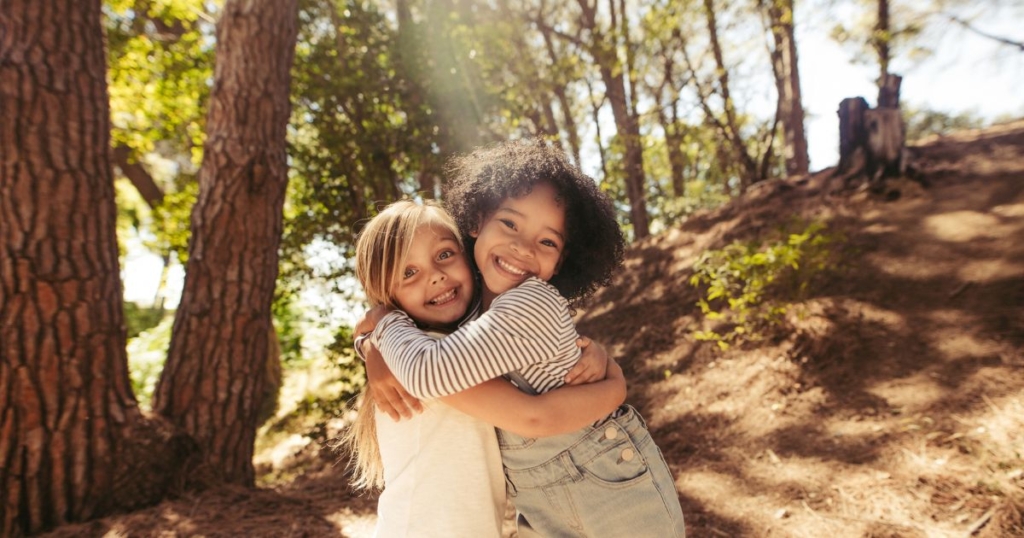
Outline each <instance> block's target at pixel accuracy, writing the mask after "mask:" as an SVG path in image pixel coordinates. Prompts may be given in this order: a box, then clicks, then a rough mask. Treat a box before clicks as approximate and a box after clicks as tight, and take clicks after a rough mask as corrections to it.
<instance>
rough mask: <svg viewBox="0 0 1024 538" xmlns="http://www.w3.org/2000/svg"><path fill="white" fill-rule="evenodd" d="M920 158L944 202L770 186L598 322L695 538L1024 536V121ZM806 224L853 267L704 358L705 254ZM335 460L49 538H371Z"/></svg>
mask: <svg viewBox="0 0 1024 538" xmlns="http://www.w3.org/2000/svg"><path fill="white" fill-rule="evenodd" d="M914 154H915V163H916V166H917V168H918V169H919V172H920V174H921V177H922V179H923V182H924V183H925V184H926V186H922V185H921V184H920V183H918V182H914V181H910V180H900V181H895V182H891V183H890V184H889V185H888V186H887V188H886V189H885V190H883V191H882V192H880V193H876V192H872V191H870V190H863V189H859V188H858V185H859V184H858V183H857V182H855V181H854V182H849V184H847V182H845V181H844V180H843V179H842V178H833V177H832V174H831V171H825V172H822V173H819V174H816V175H813V176H811V177H809V178H805V179H803V180H800V181H789V182H770V183H767V184H764V185H760V186H758V187H756V188H755V189H753V190H752V191H751V192H750V193H748V194H747V195H746V196H744V197H742V198H741V199H739V200H736V201H735V202H733V203H732V204H730V205H728V206H726V207H723V208H721V209H719V210H716V211H713V212H710V213H707V214H703V215H699V216H697V217H694V218H691V219H690V220H688V221H687V222H685V223H684V224H682V225H681V226H679V227H678V228H676V229H672V230H669V231H667V232H665V233H663V234H660V235H658V236H657V237H653V238H650V239H649V240H646V241H644V242H642V243H640V244H638V245H636V246H635V247H634V248H633V249H631V251H630V253H629V254H628V260H627V264H626V265H627V268H626V270H625V271H623V273H622V275H621V276H620V278H618V279H617V281H616V282H615V283H614V285H613V286H612V287H610V288H609V289H607V290H605V291H604V292H603V293H602V294H601V295H599V296H598V297H597V298H596V299H595V300H594V301H592V303H591V304H592V306H591V307H589V308H588V309H586V310H584V311H582V312H581V315H580V331H581V332H582V333H584V334H588V335H591V336H594V337H595V338H597V339H599V340H600V341H602V342H605V343H606V344H607V345H608V346H609V347H610V349H612V350H613V351H614V352H615V354H616V356H617V357H618V358H619V359H620V362H621V363H622V364H623V365H624V367H625V368H626V370H627V374H628V376H629V379H630V384H631V386H630V398H629V399H630V401H631V402H632V403H633V404H634V405H636V406H637V407H639V408H640V409H641V411H642V412H643V414H644V415H645V416H646V417H647V419H648V423H649V425H650V426H651V429H652V431H653V433H654V436H655V439H656V441H657V442H658V444H659V445H660V446H661V448H662V450H663V452H664V454H665V456H666V459H667V460H668V461H669V463H670V465H671V467H672V469H673V471H674V473H675V475H676V477H677V481H676V485H677V489H678V491H679V495H680V500H681V501H682V503H683V507H684V511H685V514H686V517H687V522H688V530H689V535H690V536H695V537H705V536H708V537H713V536H756V537H760V536H793V537H819V536H850V537H944V536H971V535H974V536H989V537H997V536H999V537H1003V536H1024V515H1022V513H1024V476H1022V471H1024V353H1022V349H1024V122H1018V123H1015V124H1009V125H1004V126H1001V127H994V128H990V129H987V130H984V131H972V132H964V133H959V134H957V135H955V136H950V137H945V138H939V139H934V140H931V141H929V142H927V143H926V144H924V145H922V146H920V147H918V148H915V150H914ZM794 215H799V216H802V217H804V218H808V219H817V220H823V221H826V222H828V223H829V225H830V229H831V230H833V231H835V232H842V233H843V234H844V235H845V237H846V238H847V242H846V244H845V245H846V246H845V247H844V252H846V253H847V262H848V263H847V266H846V268H845V269H842V270H839V271H837V272H836V273H835V275H834V276H832V277H831V278H829V279H826V280H824V281H821V282H818V283H817V284H816V285H815V286H814V287H812V288H811V290H810V291H811V293H810V296H809V297H808V298H807V299H806V300H804V301H802V302H800V303H799V304H797V305H794V306H792V307H791V308H790V310H789V314H788V315H787V321H788V325H787V329H786V331H784V332H782V333H780V334H777V335H774V337H773V338H771V339H768V340H765V341H762V342H759V343H757V344H756V345H748V346H744V347H740V348H733V349H730V350H729V351H728V352H725V353H723V352H721V351H719V350H718V349H717V347H716V346H714V345H713V344H708V343H706V342H697V341H695V339H694V338H693V336H692V331H693V330H694V329H695V328H699V327H701V326H702V324H703V323H705V321H704V320H703V319H702V318H701V316H700V315H699V311H698V310H697V308H696V307H695V302H696V300H697V294H696V290H695V289H694V288H693V287H692V286H690V285H689V284H688V279H689V277H690V274H691V267H692V264H693V261H694V260H695V259H696V256H697V255H698V254H699V253H700V252H702V251H703V250H705V249H708V248H719V247H721V246H723V245H725V244H727V243H728V242H730V241H732V240H734V239H738V238H744V239H746V238H751V237H754V236H756V235H757V234H759V233H762V232H765V231H767V230H771V229H773V228H774V227H775V226H776V225H777V224H778V223H781V222H785V221H787V220H789V219H791V218H792V217H793V216H794ZM332 460H333V458H332V457H331V456H329V455H326V454H322V455H321V456H319V457H314V458H313V464H310V462H309V461H308V460H307V461H306V463H305V469H307V470H306V472H305V474H303V475H302V476H300V477H299V478H297V479H295V480H294V481H291V482H287V483H282V484H280V485H279V486H278V487H276V488H273V489H263V490H257V491H243V490H236V489H225V490H219V491H211V492H207V493H204V494H203V495H200V496H191V497H188V498H185V499H179V500H176V501H169V502H166V503H164V504H162V505H160V506H158V507H155V508H152V509H150V510H146V511H142V512H138V513H134V514H129V515H124V516H118V517H112V518H107V519H104V520H101V521H97V522H94V523H90V524H86V525H76V526H69V527H65V528H62V529H60V530H58V531H57V532H55V533H52V534H51V536H208V537H214V536H243V535H244V536H339V535H341V536H368V535H369V532H370V530H372V524H373V515H372V514H373V508H374V499H373V498H366V497H358V496H354V495H352V494H351V492H349V491H348V490H347V488H346V487H345V483H344V482H345V480H344V477H343V472H342V468H341V467H339V466H333V465H332Z"/></svg>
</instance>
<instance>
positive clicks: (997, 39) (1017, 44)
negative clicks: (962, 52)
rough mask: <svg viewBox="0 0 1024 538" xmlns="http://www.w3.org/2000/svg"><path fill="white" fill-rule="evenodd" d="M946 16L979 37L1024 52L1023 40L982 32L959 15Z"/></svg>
mask: <svg viewBox="0 0 1024 538" xmlns="http://www.w3.org/2000/svg"><path fill="white" fill-rule="evenodd" d="M946 16H947V17H949V20H950V21H952V22H955V23H957V24H959V25H960V26H963V27H964V28H966V29H967V30H969V31H971V32H974V33H975V34H977V35H979V36H981V37H984V38H986V39H991V40H993V41H995V42H997V43H1000V44H1003V45H1009V46H1011V47H1014V48H1016V49H1020V51H1021V52H1024V42H1021V41H1014V40H1012V39H1009V38H1006V37H1001V36H997V35H994V34H990V33H988V32H984V31H982V30H979V29H977V28H975V27H974V26H973V25H972V24H971V23H969V22H967V21H965V20H963V19H961V18H960V17H957V16H956V15H949V14H947V15H946Z"/></svg>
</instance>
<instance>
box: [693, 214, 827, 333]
mask: <svg viewBox="0 0 1024 538" xmlns="http://www.w3.org/2000/svg"><path fill="white" fill-rule="evenodd" d="M790 227H797V228H798V229H799V231H797V232H789V231H787V228H783V229H780V230H779V231H777V232H776V234H775V237H774V238H772V239H771V240H770V241H766V242H759V241H750V242H740V241H735V242H733V243H730V244H728V245H726V246H725V247H724V248H722V249H719V250H708V251H705V252H704V253H703V254H701V256H700V258H699V259H698V260H697V262H696V263H695V264H694V267H693V270H694V272H693V276H691V277H690V285H692V286H694V287H698V288H703V294H702V297H700V298H699V299H698V301H697V306H698V307H699V308H700V310H701V312H702V313H703V314H704V317H705V318H706V319H708V320H711V321H719V322H721V323H719V324H718V328H716V329H713V330H700V331H695V332H694V338H696V339H697V340H705V341H715V342H717V343H718V345H719V347H721V348H722V349H727V348H728V347H729V345H730V343H735V342H738V341H746V340H757V339H759V338H760V332H761V331H762V330H763V329H766V328H768V327H771V326H773V325H777V324H778V323H780V322H781V320H782V319H783V316H784V314H785V313H786V310H787V307H788V306H789V303H790V301H794V300H797V299H799V298H802V297H803V296H804V295H805V294H806V292H807V290H808V289H809V284H810V283H811V282H812V281H813V280H815V279H816V278H817V277H819V276H821V275H822V274H824V273H825V272H827V271H828V270H829V268H830V267H832V266H833V265H835V264H834V263H833V262H834V258H836V252H835V251H834V250H833V247H834V246H836V245H837V244H839V243H841V242H842V241H843V239H842V237H841V236H839V235H836V234H830V233H829V232H828V229H827V226H826V224H825V223H823V222H820V221H812V222H809V223H801V222H795V223H794V224H792V225H790Z"/></svg>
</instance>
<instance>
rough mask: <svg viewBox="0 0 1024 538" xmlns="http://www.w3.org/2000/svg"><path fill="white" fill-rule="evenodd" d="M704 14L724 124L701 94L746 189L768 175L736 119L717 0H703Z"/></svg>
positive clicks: (742, 188)
mask: <svg viewBox="0 0 1024 538" xmlns="http://www.w3.org/2000/svg"><path fill="white" fill-rule="evenodd" d="M704 16H705V17H706V20H707V27H708V39H709V40H710V42H711V52H712V55H713V56H714V58H715V70H716V72H717V73H718V91H719V94H720V96H721V98H722V107H723V108H724V111H725V123H724V124H723V123H722V122H720V121H718V120H717V119H715V118H714V115H713V114H711V109H710V106H709V105H708V103H707V99H705V98H702V99H701V105H702V106H703V107H704V109H705V111H706V112H707V113H708V115H709V116H710V117H711V118H712V119H714V121H715V122H716V123H717V124H718V125H719V128H720V130H721V131H722V134H723V135H724V136H725V138H726V140H728V141H729V143H730V145H731V146H732V150H733V153H734V154H735V155H736V162H737V163H738V164H739V167H740V169H741V170H742V172H741V174H742V176H741V177H740V192H744V191H746V190H747V187H748V186H750V185H751V184H752V183H757V182H758V181H761V180H763V179H766V178H763V177H759V175H758V169H757V163H756V162H754V158H753V157H751V156H750V153H749V152H748V151H747V146H746V142H744V140H743V135H742V133H740V128H739V122H738V120H737V119H736V106H735V104H734V103H733V102H732V93H731V90H730V89H729V69H728V68H727V67H726V65H725V57H724V55H723V53H722V43H721V41H720V40H719V39H718V16H717V13H716V11H715V3H714V0H704ZM694 80H696V75H695V76H694Z"/></svg>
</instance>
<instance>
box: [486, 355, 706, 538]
mask: <svg viewBox="0 0 1024 538" xmlns="http://www.w3.org/2000/svg"><path fill="white" fill-rule="evenodd" d="M507 377H509V378H510V379H512V380H513V381H514V382H515V383H516V385H518V386H519V388H520V390H523V391H524V392H529V393H534V391H533V389H532V388H531V387H530V386H529V384H528V383H527V382H526V380H525V379H523V378H522V376H520V375H518V373H517V372H513V373H512V374H507ZM615 414H617V415H619V416H614V417H613V418H607V419H605V420H603V421H601V422H600V423H598V424H597V425H595V426H588V427H585V428H583V429H581V430H578V431H575V432H572V433H566V434H562V435H555V436H552V437H541V438H537V439H530V438H526V437H521V436H519V435H516V434H514V433H511V432H507V431H504V430H501V429H499V430H498V445H499V446H500V448H501V460H502V463H503V464H504V467H505V481H506V485H507V487H508V494H509V497H510V498H511V499H512V502H513V504H515V506H516V510H517V511H518V512H519V514H518V518H517V521H516V524H517V527H518V531H519V536H520V537H521V538H530V537H541V536H543V537H545V538H553V537H562V536H585V537H599V536H607V537H609V538H619V537H622V536H636V537H652V538H669V537H674V536H685V535H686V530H685V526H684V524H683V511H682V509H681V508H680V506H679V498H678V497H677V496H676V489H675V483H674V480H673V478H672V472H671V471H670V470H669V468H668V465H667V464H666V463H665V458H664V457H662V455H661V450H660V449H659V448H658V446H657V445H655V444H654V441H653V440H652V439H651V434H650V432H648V431H647V424H645V423H644V420H643V418H642V417H641V416H640V414H639V413H638V412H637V411H636V409H634V408H633V407H632V406H629V405H623V406H622V407H620V408H619V410H618V411H616V413H615Z"/></svg>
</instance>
